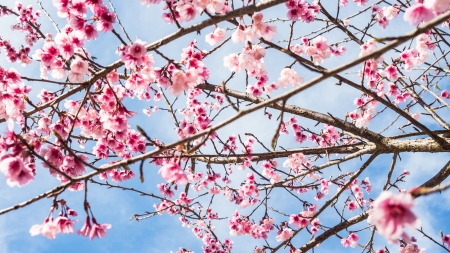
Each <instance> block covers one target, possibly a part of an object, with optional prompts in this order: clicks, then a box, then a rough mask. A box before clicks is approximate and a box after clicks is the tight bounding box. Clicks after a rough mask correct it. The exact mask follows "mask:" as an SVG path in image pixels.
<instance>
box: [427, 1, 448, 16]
mask: <svg viewBox="0 0 450 253" xmlns="http://www.w3.org/2000/svg"><path fill="white" fill-rule="evenodd" d="M424 5H425V7H427V8H428V9H430V10H432V11H434V12H436V13H444V12H446V11H448V8H449V6H450V0H426V1H424Z"/></svg>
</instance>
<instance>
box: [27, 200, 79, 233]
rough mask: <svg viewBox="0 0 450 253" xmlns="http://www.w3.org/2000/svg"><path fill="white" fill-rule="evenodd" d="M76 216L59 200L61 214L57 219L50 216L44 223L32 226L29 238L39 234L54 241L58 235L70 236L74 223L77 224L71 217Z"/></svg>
mask: <svg viewBox="0 0 450 253" xmlns="http://www.w3.org/2000/svg"><path fill="white" fill-rule="evenodd" d="M51 210H52V212H53V207H52V208H51ZM77 215H78V214H77V212H76V211H75V210H73V209H70V208H69V207H68V206H67V205H66V204H65V201H64V200H61V212H60V213H59V215H58V217H57V218H56V219H53V216H52V215H50V217H47V218H45V220H44V223H42V224H39V225H33V226H32V227H31V228H30V234H31V236H35V235H39V234H41V235H43V236H45V237H47V238H48V239H51V240H53V239H55V238H56V235H57V234H58V233H61V234H71V233H73V231H74V229H75V227H74V223H75V222H77V220H72V219H71V217H74V216H77Z"/></svg>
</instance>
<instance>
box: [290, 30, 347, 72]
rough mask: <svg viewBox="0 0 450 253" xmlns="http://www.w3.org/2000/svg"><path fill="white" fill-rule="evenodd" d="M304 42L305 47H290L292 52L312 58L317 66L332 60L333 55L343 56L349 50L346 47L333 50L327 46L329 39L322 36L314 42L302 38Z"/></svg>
mask: <svg viewBox="0 0 450 253" xmlns="http://www.w3.org/2000/svg"><path fill="white" fill-rule="evenodd" d="M302 42H303V43H302V44H303V47H302V46H301V45H300V44H295V45H292V46H291V47H290V49H291V51H292V52H294V53H296V54H298V55H302V54H305V55H306V56H308V57H311V58H312V60H313V63H314V64H315V65H320V64H322V63H323V62H324V60H325V59H328V58H330V56H331V55H333V56H340V55H343V54H344V53H345V51H346V50H347V48H346V47H345V46H341V47H338V46H336V48H335V49H334V48H332V47H331V46H330V45H328V44H327V42H328V40H327V38H325V37H324V36H321V35H319V36H317V37H315V38H314V39H312V40H309V39H308V38H302Z"/></svg>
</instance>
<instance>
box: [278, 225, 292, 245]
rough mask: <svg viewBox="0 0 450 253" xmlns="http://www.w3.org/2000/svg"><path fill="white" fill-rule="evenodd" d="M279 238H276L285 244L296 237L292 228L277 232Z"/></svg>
mask: <svg viewBox="0 0 450 253" xmlns="http://www.w3.org/2000/svg"><path fill="white" fill-rule="evenodd" d="M277 234H278V236H277V237H275V239H276V240H277V242H284V241H286V240H288V239H289V238H291V237H292V236H293V235H294V232H292V229H290V228H283V230H280V231H278V232H277Z"/></svg>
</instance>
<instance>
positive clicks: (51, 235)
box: [30, 218, 60, 239]
mask: <svg viewBox="0 0 450 253" xmlns="http://www.w3.org/2000/svg"><path fill="white" fill-rule="evenodd" d="M59 232H60V231H59V228H58V226H57V225H56V223H55V222H54V220H53V218H51V219H50V218H46V219H45V221H44V223H43V224H41V225H34V226H32V227H31V228H30V234H31V236H35V235H38V234H42V235H43V236H45V237H47V238H48V239H55V237H56V234H58V233H59Z"/></svg>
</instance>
